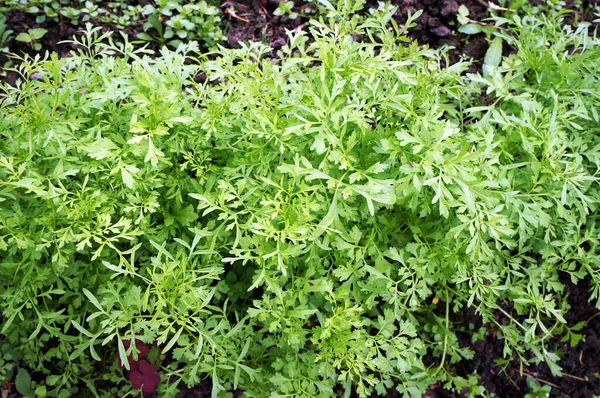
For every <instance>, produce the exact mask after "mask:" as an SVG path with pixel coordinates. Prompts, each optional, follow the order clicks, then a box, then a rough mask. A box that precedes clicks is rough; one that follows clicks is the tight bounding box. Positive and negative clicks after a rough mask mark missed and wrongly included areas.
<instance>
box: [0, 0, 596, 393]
mask: <svg viewBox="0 0 600 398" xmlns="http://www.w3.org/2000/svg"><path fill="white" fill-rule="evenodd" d="M296 3H297V5H300V4H302V5H301V6H298V7H296V8H295V11H296V12H297V13H298V18H296V19H290V18H288V17H286V16H274V15H273V11H274V10H275V9H276V8H277V4H278V0H239V1H235V2H234V1H225V2H224V3H223V6H222V9H223V10H224V11H225V13H226V15H227V17H226V18H225V21H226V23H227V30H228V34H227V45H228V46H229V47H238V46H239V43H240V42H245V41H262V42H265V43H266V44H269V45H270V46H271V47H272V48H273V49H274V53H275V52H276V51H277V50H278V49H279V48H281V47H282V46H284V45H285V44H287V42H288V36H287V34H286V30H301V29H306V23H307V21H308V18H309V17H310V16H311V15H312V14H313V13H314V12H315V9H314V6H313V5H311V4H305V3H303V2H300V1H298V2H296ZM392 3H393V4H394V5H397V6H398V11H397V12H396V15H395V19H396V21H397V22H398V23H399V24H402V23H404V22H405V21H406V17H407V15H408V13H414V12H416V11H417V10H419V9H422V10H423V14H422V15H421V17H420V18H419V19H418V20H417V25H416V26H415V27H414V28H412V29H411V30H410V31H409V35H410V36H411V37H412V38H414V39H416V40H418V41H419V42H421V43H422V44H427V45H430V46H432V47H440V46H443V45H448V46H451V47H453V48H454V49H453V50H451V52H450V61H451V62H456V61H458V60H459V59H460V58H461V57H468V58H472V59H474V60H475V63H474V64H473V66H472V67H471V71H477V70H479V68H480V66H479V63H478V62H479V61H481V60H482V59H483V57H484V55H485V52H486V50H487V46H488V45H487V40H486V38H485V36H484V35H475V36H469V37H468V38H467V36H465V35H462V34H458V33H457V32H456V29H457V27H458V22H457V21H456V14H457V11H458V7H459V6H460V5H461V4H462V5H465V6H466V7H467V8H468V9H469V11H470V14H469V17H470V18H471V19H474V20H478V21H482V20H484V19H485V18H486V15H487V10H486V5H485V4H486V1H483V0H464V1H458V0H395V1H392ZM566 3H567V6H571V5H573V0H568V1H566ZM582 3H583V4H582V6H583V8H582V9H579V10H577V12H576V16H575V17H574V18H576V19H578V20H584V19H585V20H591V19H593V18H594V16H593V13H591V12H590V10H591V9H592V6H593V5H594V4H598V3H600V0H589V1H583V2H582ZM376 5H377V0H370V1H369V3H368V6H376ZM233 9H234V10H235V13H232V12H231V11H232V10H233ZM6 16H7V22H8V29H11V30H13V31H14V32H15V33H14V36H16V35H17V34H18V33H19V32H23V31H27V29H30V28H36V27H42V28H45V29H47V30H48V33H47V34H46V35H45V36H44V37H43V38H42V40H41V41H40V42H41V44H42V45H43V48H44V49H45V50H49V51H55V52H58V53H59V55H61V56H63V57H66V56H69V53H70V52H71V51H72V50H74V46H73V45H71V44H68V43H63V44H60V42H61V41H64V40H70V39H71V38H72V37H73V35H74V34H75V33H76V32H77V31H78V30H80V29H81V28H82V26H73V25H71V24H70V23H69V21H63V23H57V22H54V21H51V20H49V21H47V22H45V23H44V24H42V25H39V24H36V23H35V17H34V16H32V15H30V14H27V13H24V12H10V13H8V14H7V15H6ZM567 22H569V21H567ZM103 30H104V31H110V30H113V31H117V30H121V31H122V29H116V27H114V26H104V27H103ZM141 31H142V29H141V24H138V25H136V26H132V27H128V28H127V29H126V30H125V33H127V34H129V35H130V36H131V37H133V36H135V34H136V33H139V32H141ZM10 50H11V52H13V53H15V54H24V53H26V54H30V55H32V54H34V53H35V52H34V51H33V50H32V49H31V48H29V47H28V45H27V44H25V43H19V42H16V41H14V40H13V41H12V42H11V47H10ZM273 55H274V56H275V54H273ZM7 61H8V58H7V56H6V55H5V54H1V53H0V69H1V68H2V65H4V64H5V63H6V62H7ZM2 79H4V80H6V81H8V82H9V83H12V82H14V79H15V75H14V74H13V75H10V74H9V75H8V76H7V77H2V76H0V80H2ZM563 282H564V283H565V285H566V286H567V289H566V290H567V292H568V294H569V297H568V300H569V303H570V305H571V310H570V312H569V313H568V315H567V321H568V325H569V326H573V325H575V324H576V323H577V322H580V321H585V326H584V327H583V329H582V330H581V332H580V333H581V334H582V335H583V339H582V341H581V342H580V343H579V344H578V345H576V346H575V347H569V346H568V344H567V343H561V342H560V341H558V339H557V341H554V342H553V344H554V349H555V350H557V351H559V352H561V353H562V355H561V358H562V361H561V362H560V365H561V366H562V367H563V372H564V376H563V377H562V378H556V377H553V376H552V375H551V373H550V371H549V369H548V367H547V366H546V365H545V364H540V365H537V366H532V367H528V368H526V369H524V372H523V374H522V373H521V372H520V369H519V364H518V363H516V362H513V363H510V364H509V365H508V366H507V367H506V368H503V367H501V366H497V365H496V364H495V360H496V359H498V358H501V357H502V348H503V345H502V340H501V339H500V338H499V337H498V336H497V334H496V332H495V331H494V330H493V329H488V331H487V333H486V335H485V337H484V339H483V340H480V341H476V342H474V343H473V342H472V341H471V334H470V333H467V332H459V333H458V336H459V343H460V344H461V345H462V346H467V347H470V348H471V349H472V350H474V351H475V356H474V359H473V360H470V361H463V362H461V363H459V364H457V365H456V366H455V372H456V373H457V374H459V375H462V376H468V375H470V374H472V373H473V372H475V373H477V374H478V375H479V376H480V382H481V384H482V385H483V386H484V387H485V388H486V389H487V391H488V392H490V393H495V394H496V395H497V396H498V397H523V396H525V394H527V392H528V387H527V383H526V380H527V377H532V378H534V379H535V380H536V381H538V382H539V383H541V384H548V385H551V386H553V387H552V393H551V396H553V397H572V398H592V397H593V396H594V395H600V360H599V359H598V358H597V355H599V354H600V312H599V311H598V310H597V309H595V307H594V306H593V305H592V304H590V303H589V302H588V300H587V298H588V295H589V284H588V283H587V282H585V281H582V282H580V283H579V284H578V285H574V284H572V283H571V282H570V281H567V280H565V281H563ZM507 306H508V307H510V303H508V304H507ZM469 324H473V325H475V330H477V329H479V327H480V326H481V322H480V320H479V318H478V317H477V316H476V315H475V313H474V311H473V310H469V311H466V312H465V313H464V314H462V316H461V317H460V318H459V319H453V325H454V327H455V329H456V330H458V329H460V328H461V327H462V328H464V329H465V330H468V325H469ZM211 388H212V386H211V382H210V380H205V381H203V382H202V383H200V385H198V386H196V387H194V388H192V389H184V390H183V391H182V392H181V393H180V394H179V395H178V397H180V398H183V397H190V398H203V397H209V396H210V394H211ZM465 393H466V392H465ZM235 396H236V397H237V396H241V394H240V393H239V392H238V393H237V394H236V395H235ZM397 396H399V395H398V393H396V392H395V391H392V392H390V393H389V394H388V397H397ZM426 396H427V397H429V398H435V397H437V398H441V397H462V396H466V394H460V395H452V394H450V393H448V392H447V391H444V390H443V389H442V388H441V387H439V386H437V385H436V386H432V387H431V388H430V390H429V391H428V392H427V394H426Z"/></svg>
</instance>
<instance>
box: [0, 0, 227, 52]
mask: <svg viewBox="0 0 600 398" xmlns="http://www.w3.org/2000/svg"><path fill="white" fill-rule="evenodd" d="M130 3H131V4H130ZM219 4H220V3H219V2H218V1H216V0H208V1H205V0H201V1H197V2H196V1H195V2H188V1H185V0H156V1H152V2H148V3H147V4H145V5H142V4H138V3H137V2H127V1H103V0H27V1H25V0H4V2H3V5H0V12H2V11H3V10H4V11H8V10H23V11H27V12H29V13H31V14H33V15H36V21H37V23H43V22H45V21H46V20H47V19H51V20H54V21H59V20H63V19H67V20H68V21H70V22H71V23H72V24H74V25H80V24H83V23H86V22H91V21H95V22H96V23H98V24H114V25H117V26H118V27H120V28H125V27H128V26H130V25H135V24H138V23H141V22H144V23H145V24H146V26H145V30H147V29H149V28H150V27H153V28H155V29H156V33H154V32H146V34H149V35H150V36H151V37H154V36H153V35H155V34H158V36H157V38H158V39H161V38H163V37H164V38H165V39H171V40H165V41H163V43H166V44H169V45H172V46H177V45H178V44H179V43H180V41H181V40H197V41H199V42H201V43H202V44H204V45H205V46H207V47H212V46H214V45H215V44H217V43H220V42H221V41H223V39H224V38H225V37H224V34H223V31H222V27H221V16H220V11H219ZM149 21H152V22H154V23H151V24H147V23H148V22H149ZM156 23H158V24H160V28H159V27H158V26H156ZM163 23H164V25H163ZM159 29H162V30H164V33H162V32H161V31H159ZM144 40H147V41H151V40H150V39H147V38H144ZM161 44H162V43H161Z"/></svg>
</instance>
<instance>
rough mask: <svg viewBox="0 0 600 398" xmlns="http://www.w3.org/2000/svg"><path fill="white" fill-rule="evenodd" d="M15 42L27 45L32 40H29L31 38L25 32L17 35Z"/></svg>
mask: <svg viewBox="0 0 600 398" xmlns="http://www.w3.org/2000/svg"><path fill="white" fill-rule="evenodd" d="M15 40H16V41H21V42H25V43H29V42H31V41H32V40H33V39H32V38H31V36H29V35H28V34H27V33H25V32H21V33H19V34H18V35H17V37H15Z"/></svg>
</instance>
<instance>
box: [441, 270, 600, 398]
mask: <svg viewBox="0 0 600 398" xmlns="http://www.w3.org/2000/svg"><path fill="white" fill-rule="evenodd" d="M562 282H563V283H564V284H565V286H566V290H565V291H566V294H567V296H568V299H567V300H568V302H569V305H570V306H571V309H570V310H569V312H568V313H567V316H566V320H567V326H568V327H573V326H575V325H576V324H577V323H578V322H581V321H583V322H585V326H584V327H583V328H582V329H581V331H579V332H578V333H580V334H581V335H582V336H583V338H582V340H581V341H580V342H579V344H577V345H576V346H575V347H570V346H569V344H568V343H566V342H565V343H563V342H560V340H559V339H558V338H557V339H555V340H554V341H552V342H551V344H550V351H553V352H557V353H560V357H561V361H560V363H559V365H560V366H561V367H562V368H563V377H560V378H559V377H554V376H552V374H551V372H550V369H549V368H548V366H547V365H546V364H539V365H536V366H530V367H525V368H524V369H523V374H521V372H520V369H519V364H518V363H517V362H516V361H514V362H512V363H510V364H509V365H508V366H507V367H506V368H504V365H503V366H498V365H496V364H495V360H496V359H498V358H502V348H503V343H502V340H501V339H500V337H499V336H498V335H497V333H496V330H494V329H491V328H490V329H488V331H487V333H486V335H485V336H484V339H483V340H480V341H476V342H475V343H473V342H472V341H471V333H466V332H465V333H458V337H459V343H460V345H461V346H465V347H469V348H471V349H472V350H473V351H475V356H474V359H473V360H470V361H463V362H461V363H459V364H458V365H457V366H456V369H455V371H456V373H457V374H459V375H462V376H468V375H469V374H472V373H473V372H474V371H475V372H476V373H477V374H478V375H479V376H480V383H481V384H482V385H483V386H484V387H485V388H486V390H487V391H488V392H490V393H495V394H496V395H497V396H498V397H507V398H509V397H514V398H517V397H523V396H524V395H525V394H527V392H529V391H528V387H527V378H528V377H531V378H533V379H534V380H536V381H537V382H538V383H539V384H541V385H544V384H547V385H550V386H551V387H552V392H551V395H550V396H551V397H561V398H563V397H564V398H567V397H569V398H592V397H593V396H599V395H600V360H598V357H597V355H598V354H599V353H600V311H598V310H597V309H596V308H595V307H594V305H593V304H591V303H590V302H588V297H589V292H590V286H589V282H588V281H587V280H584V281H580V282H579V283H578V284H577V285H575V284H573V283H571V282H570V280H568V279H566V278H565V280H563V281H562ZM509 307H510V303H507V309H508V308H509ZM500 318H501V317H500V316H499V317H498V319H499V320H501V319H500ZM470 323H472V324H473V325H475V330H478V329H479V328H480V327H481V321H480V320H479V318H478V317H477V316H476V315H475V313H474V311H473V310H472V309H469V310H467V311H466V312H465V313H464V314H463V317H462V318H461V319H457V320H455V323H454V324H455V326H456V327H460V326H463V327H464V328H465V329H466V330H468V325H469V324H470ZM436 394H437V395H431V397H432V398H433V397H452V396H453V395H446V394H445V393H443V392H437V393H436Z"/></svg>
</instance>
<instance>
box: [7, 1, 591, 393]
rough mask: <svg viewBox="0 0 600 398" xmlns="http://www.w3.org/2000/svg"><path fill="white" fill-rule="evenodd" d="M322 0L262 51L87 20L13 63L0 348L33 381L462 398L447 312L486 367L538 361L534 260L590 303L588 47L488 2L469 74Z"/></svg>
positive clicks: (472, 388)
mask: <svg viewBox="0 0 600 398" xmlns="http://www.w3.org/2000/svg"><path fill="white" fill-rule="evenodd" d="M345 3H348V4H345ZM322 5H323V7H324V8H326V9H327V10H328V11H327V15H326V16H323V17H322V18H321V19H320V20H319V21H316V20H315V21H312V23H311V27H310V31H309V32H304V31H299V32H295V33H292V32H290V33H289V44H288V45H287V46H284V47H283V48H282V49H281V50H280V54H281V56H280V58H278V59H273V58H272V57H271V55H270V54H271V53H272V49H271V48H269V47H268V46H266V45H264V44H262V43H248V44H244V45H242V47H241V48H239V49H222V48H221V49H219V50H218V51H216V52H213V53H211V54H208V55H202V54H200V53H199V52H198V47H197V45H196V44H193V43H190V44H185V45H181V46H179V47H178V48H177V49H176V50H174V51H171V50H168V49H166V48H163V49H162V50H161V53H160V56H157V57H155V58H151V57H149V55H150V54H148V50H145V49H135V48H134V47H133V45H132V44H131V43H130V42H129V41H128V40H127V38H126V37H125V38H124V39H123V41H121V42H117V41H113V40H112V39H111V38H110V37H109V35H108V34H103V35H101V34H100V33H99V28H91V27H88V29H87V31H86V32H85V33H84V35H83V36H82V37H81V38H80V39H77V40H76V41H75V43H74V47H75V48H77V49H78V53H77V54H75V55H74V56H73V57H71V58H68V59H59V58H58V56H57V55H56V54H54V55H52V56H46V57H40V56H38V57H36V58H30V57H24V59H23V60H22V61H23V62H22V63H21V64H20V66H18V67H17V68H16V69H15V72H17V73H18V74H19V75H20V76H21V78H20V79H19V80H18V82H17V83H16V86H14V87H12V86H8V85H3V86H2V89H1V90H2V96H1V97H0V101H2V102H1V104H2V106H0V138H1V139H0V275H1V276H2V278H0V296H1V297H2V300H0V311H1V313H2V325H3V326H2V329H1V330H0V335H1V337H0V339H2V341H6V342H7V343H9V344H10V345H11V346H13V347H15V349H17V350H18V352H19V366H20V367H21V368H23V369H26V370H28V371H29V373H30V374H32V375H33V374H36V375H41V380H40V381H39V382H38V381H36V382H37V383H38V384H36V385H35V386H32V387H36V388H41V387H42V386H43V387H44V388H46V394H47V395H49V396H60V397H68V396H74V395H77V394H78V393H81V392H82V390H84V389H85V390H90V391H92V392H96V393H97V394H98V395H100V394H103V395H105V396H122V395H124V394H126V393H127V392H128V391H131V389H132V388H133V387H135V388H137V387H140V388H142V390H143V389H144V388H146V391H149V390H150V386H149V385H145V383H150V384H152V388H153V389H155V391H156V392H157V394H158V395H160V396H166V397H172V396H175V395H176V394H177V389H178V384H179V381H182V382H184V383H186V384H187V385H189V386H193V385H196V384H198V383H199V382H200V381H201V379H203V378H206V377H210V378H211V380H212V386H213V387H212V388H213V396H215V397H216V396H222V395H225V394H227V393H228V392H232V391H234V390H237V389H241V390H243V391H244V393H245V394H246V395H247V396H249V397H264V396H269V395H270V396H297V397H315V396H318V397H330V396H334V395H336V394H338V395H345V396H350V394H352V392H353V391H355V392H356V394H358V396H361V397H366V396H370V395H371V394H372V393H378V394H385V393H386V392H387V391H388V390H389V389H391V388H395V389H397V390H398V391H399V393H400V394H402V395H404V396H421V395H422V394H423V393H424V392H425V390H426V389H427V388H428V387H429V386H430V385H432V384H434V383H440V384H441V385H443V386H444V388H447V389H450V390H454V391H461V392H465V393H466V394H468V395H469V396H477V395H478V394H482V393H483V389H482V387H481V386H479V385H478V384H479V382H478V378H477V375H469V376H466V377H462V376H459V375H458V374H457V373H456V372H455V371H454V368H455V366H456V364H457V363H459V362H460V361H462V360H470V359H473V357H474V353H473V352H472V351H471V350H470V349H469V348H468V347H461V346H460V345H459V339H458V337H457V336H456V331H457V330H461V325H460V323H461V321H460V319H461V315H462V314H463V312H464V311H465V309H466V308H473V309H474V311H475V313H476V314H477V315H478V316H479V317H480V318H481V321H482V323H483V324H484V326H485V327H486V329H488V330H489V329H490V328H494V329H495V330H497V334H498V336H499V338H500V339H501V341H502V343H503V344H504V351H503V358H501V359H500V361H504V362H505V363H507V362H510V361H518V362H520V363H522V364H523V365H529V364H534V363H540V362H545V363H547V364H548V365H549V366H550V369H551V371H552V373H553V374H554V375H556V376H560V375H561V368H560V363H559V361H560V358H559V356H558V355H557V354H556V353H555V352H553V351H552V349H551V347H552V341H553V339H554V338H555V337H556V336H557V335H559V330H565V329H561V327H562V325H564V324H565V323H566V320H565V318H564V315H565V313H566V311H567V309H568V305H567V302H566V300H565V298H564V285H563V283H562V282H561V280H560V279H559V274H564V275H566V276H568V277H569V278H571V280H572V281H574V282H577V281H579V280H581V279H584V278H586V279H588V280H589V283H590V299H591V300H595V302H596V305H597V306H598V307H600V273H599V269H600V263H599V262H600V259H599V258H598V256H597V253H598V239H599V228H598V221H599V220H598V204H599V202H600V191H599V188H600V187H599V184H598V173H599V166H600V138H599V137H600V135H599V134H598V125H599V123H600V118H599V116H598V112H597V109H598V108H599V107H600V95H598V93H600V81H598V79H596V76H597V72H598V65H600V49H599V47H598V44H599V42H598V39H596V38H594V37H590V36H589V35H588V28H589V26H588V25H585V24H583V25H578V26H574V27H570V26H568V25H565V24H563V23H562V22H563V21H561V19H562V18H563V17H564V14H563V13H558V14H553V15H550V16H547V17H543V16H539V15H538V16H532V15H528V16H525V17H519V16H514V17H511V18H510V19H508V18H505V19H499V18H498V19H497V21H498V22H497V23H499V24H502V26H503V27H504V29H505V30H503V31H501V32H498V35H499V37H501V39H502V40H503V41H504V42H506V43H507V44H508V45H510V46H512V47H514V48H515V49H516V51H515V52H514V53H513V54H510V55H508V56H506V57H503V58H501V60H500V61H499V63H498V66H497V67H494V68H490V69H489V71H488V74H487V75H486V76H482V75H479V74H467V73H466V70H467V69H468V67H469V63H468V62H466V61H461V62H459V63H456V64H453V65H451V66H448V67H443V66H446V65H450V64H449V61H448V55H447V54H446V53H445V52H444V50H433V49H428V48H422V47H419V46H418V45H417V44H416V43H413V42H410V41H409V39H407V37H406V30H407V29H409V28H410V27H411V26H412V24H413V22H414V19H416V18H418V16H419V13H417V14H415V15H411V16H410V18H409V20H408V21H406V23H405V24H404V25H403V26H399V25H398V24H396V23H395V21H394V19H393V14H394V11H395V10H394V9H393V8H388V7H382V8H381V9H380V10H379V11H373V12H372V14H371V15H368V16H364V15H363V16H360V15H355V14H354V12H355V11H357V10H358V9H359V8H360V4H359V3H357V2H340V3H339V5H338V6H337V7H336V6H334V5H332V4H330V3H328V2H325V1H323V2H322ZM357 38H362V39H361V40H357ZM399 43H401V44H402V45H399ZM192 61H194V62H192ZM200 71H202V72H204V73H205V75H206V80H205V81H204V82H203V83H196V82H194V80H193V77H194V76H195V75H196V74H197V73H199V72H200ZM34 74H37V76H39V77H40V78H38V79H31V76H32V75H34ZM483 96H485V100H483V99H482V97H483ZM571 330H574V331H576V328H572V329H571ZM480 333H481V332H480ZM572 338H573V337H572V336H570V337H569V339H572ZM146 350H147V352H146ZM117 356H118V358H119V359H120V362H119V361H117V359H116V357H117ZM142 363H143V369H142V367H141V366H142ZM119 364H121V365H122V366H123V367H124V369H120V368H119ZM100 366H101V367H102V368H103V369H110V370H111V371H103V372H99V371H97V367H100ZM136 366H137V368H136ZM154 366H155V367H156V369H154ZM155 371H156V372H155ZM157 376H158V377H157ZM38 377H39V376H38ZM99 381H102V383H99ZM157 383H158V384H157ZM144 385H145V387H144ZM99 386H103V387H102V390H103V391H99V390H100V389H101V388H100V387H99Z"/></svg>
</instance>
